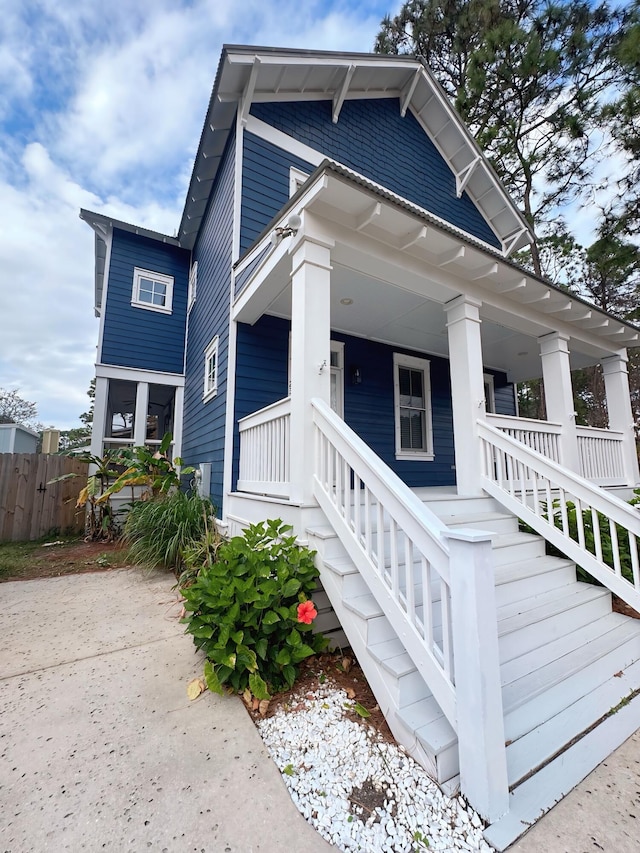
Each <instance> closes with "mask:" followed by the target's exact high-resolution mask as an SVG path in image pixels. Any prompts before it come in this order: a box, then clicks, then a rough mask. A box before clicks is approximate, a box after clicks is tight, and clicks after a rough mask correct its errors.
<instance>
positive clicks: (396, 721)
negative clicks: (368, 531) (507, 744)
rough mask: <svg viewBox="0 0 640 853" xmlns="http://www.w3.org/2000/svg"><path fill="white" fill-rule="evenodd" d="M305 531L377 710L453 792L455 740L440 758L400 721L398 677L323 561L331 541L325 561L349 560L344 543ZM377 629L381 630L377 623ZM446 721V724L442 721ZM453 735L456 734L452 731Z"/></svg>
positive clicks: (414, 755) (390, 634) (391, 634)
mask: <svg viewBox="0 0 640 853" xmlns="http://www.w3.org/2000/svg"><path fill="white" fill-rule="evenodd" d="M307 534H308V536H309V543H310V547H313V548H314V549H315V550H316V552H317V553H316V565H317V567H318V570H319V572H320V580H321V582H322V586H323V589H324V591H325V592H326V594H327V596H328V598H329V601H330V602H331V606H332V607H333V609H334V611H335V613H336V615H337V617H338V619H339V621H340V624H341V625H342V629H343V631H344V633H345V635H346V637H347V640H348V641H349V645H350V646H351V648H352V650H353V652H354V654H355V656H356V658H357V660H358V663H359V664H360V666H361V667H362V671H363V672H364V674H365V677H366V679H367V681H368V683H369V686H370V688H371V691H372V693H373V695H374V696H375V698H376V702H377V703H378V706H379V707H380V710H381V711H382V713H383V714H384V717H385V719H386V721H387V724H388V726H389V728H390V730H391V732H392V734H393V736H394V738H395V739H396V741H397V742H398V743H399V744H400V745H401V746H402V747H403V748H404V750H405V751H406V752H407V754H408V755H410V756H411V757H412V758H413V759H414V760H415V761H417V762H418V764H420V766H421V767H423V768H424V769H425V771H426V772H427V773H428V774H429V776H431V777H432V778H433V779H434V780H435V781H436V782H438V783H439V784H440V785H441V786H443V788H444V790H445V791H446V792H447V793H454V792H455V791H456V790H457V787H458V781H459V779H458V776H457V773H458V760H457V742H455V743H454V744H453V750H451V749H450V750H448V751H447V752H446V754H445V755H444V756H443V757H442V758H441V757H440V756H439V754H436V753H435V752H434V753H430V752H429V751H427V749H425V746H424V743H423V742H421V740H420V739H419V738H418V737H417V736H416V733H415V731H413V730H412V729H411V728H410V727H408V726H407V725H405V724H404V723H403V721H402V719H401V717H400V715H399V712H400V711H401V708H402V705H401V704H400V702H399V695H400V685H399V679H398V678H397V676H395V675H393V674H392V673H391V672H389V670H388V669H385V667H384V666H383V665H382V664H381V663H379V662H378V661H377V660H376V659H375V658H374V657H373V655H372V654H371V652H370V651H369V642H368V620H367V619H365V618H363V617H361V616H359V615H358V614H357V613H356V612H354V610H353V609H352V608H350V607H349V606H347V604H346V601H348V600H349V599H346V600H345V598H344V596H343V592H342V582H343V581H342V578H341V577H340V576H339V575H338V574H336V572H334V571H333V570H332V569H331V568H329V567H328V565H327V564H326V563H325V557H326V548H327V543H331V545H330V547H331V549H332V550H333V552H334V553H332V554H331V557H330V558H329V557H326V559H327V561H329V560H330V559H331V560H335V559H336V557H338V558H339V559H341V560H346V559H348V560H350V558H349V557H348V555H347V552H346V550H345V549H344V546H343V545H342V543H341V542H340V540H339V539H338V537H337V536H336V535H335V534H334V535H333V536H329V537H327V536H325V535H318V531H317V528H315V529H314V528H310V529H308V530H307ZM350 562H351V563H352V565H353V568H354V572H357V571H358V570H357V567H356V566H355V564H353V562H352V561H351V560H350ZM376 620H385V621H386V625H385V627H384V629H383V630H384V631H385V632H386V633H387V635H388V638H389V639H391V638H397V634H396V632H395V631H394V629H393V627H392V626H391V624H390V623H389V621H388V620H386V617H385V616H384V615H383V614H382V613H380V614H379V615H377V616H376ZM378 630H380V626H379V625H378ZM413 675H414V678H415V676H417V675H418V673H417V672H416V671H415V670H414V673H413ZM421 680H422V685H423V697H422V698H423V699H428V698H432V696H431V691H430V690H429V688H428V686H427V685H426V683H425V682H424V679H421ZM414 689H415V688H414ZM412 698H414V701H420V699H415V697H412ZM443 720H444V718H443ZM445 725H447V724H446V723H445ZM452 735H453V732H452ZM453 737H454V738H455V735H453ZM452 753H453V754H452Z"/></svg>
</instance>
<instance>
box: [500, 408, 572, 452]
mask: <svg viewBox="0 0 640 853" xmlns="http://www.w3.org/2000/svg"><path fill="white" fill-rule="evenodd" d="M486 417H487V423H490V424H491V425H492V426H494V427H495V428H496V429H499V430H500V432H503V433H504V434H505V435H510V436H511V438H514V439H515V440H516V441H519V442H520V443H521V444H524V445H525V446H526V447H530V448H531V450H535V451H536V452H537V453H540V454H542V456H546V458H547V459H552V460H553V461H554V462H558V463H559V462H560V435H561V433H562V427H561V426H560V424H554V423H551V421H538V420H535V419H534V418H516V417H511V416H509V415H493V414H487V416H486Z"/></svg>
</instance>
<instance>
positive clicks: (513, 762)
mask: <svg viewBox="0 0 640 853" xmlns="http://www.w3.org/2000/svg"><path fill="white" fill-rule="evenodd" d="M639 677H640V661H636V662H635V663H633V664H631V665H630V666H628V667H626V668H625V669H624V670H621V671H620V672H619V673H617V674H612V675H611V676H610V677H609V678H608V679H607V680H606V681H604V682H602V684H600V685H598V686H597V687H595V688H594V689H593V690H591V691H589V693H587V694H586V695H584V696H581V697H580V698H578V699H577V700H576V701H575V702H572V703H571V704H569V705H567V707H566V708H563V709H561V710H560V711H559V712H558V713H556V714H554V715H553V716H552V717H550V718H549V719H548V720H545V721H544V722H542V723H541V724H540V725H539V726H537V727H536V728H534V729H532V730H531V731H529V732H526V733H525V734H523V735H522V736H521V737H519V738H517V739H515V740H514V741H513V742H512V743H510V744H509V745H508V746H507V765H508V771H509V783H510V784H511V785H514V784H517V783H518V782H519V781H520V780H521V779H522V778H523V777H524V776H526V775H527V773H529V772H531V768H532V767H535V766H539V765H540V764H542V763H543V762H544V761H546V760H547V759H549V758H551V757H552V756H554V755H555V754H556V753H557V752H558V750H560V749H562V748H563V746H565V745H566V744H568V743H571V741H572V740H574V738H576V737H577V736H579V735H581V734H582V733H583V732H585V731H586V730H587V729H588V728H589V727H591V726H592V725H593V724H594V723H596V722H597V721H599V720H601V719H602V718H603V717H604V716H605V715H606V714H608V713H609V712H610V711H611V709H612V708H615V707H616V706H617V705H618V704H619V703H620V701H621V700H622V699H624V698H625V697H627V696H628V695H629V693H631V692H632V691H633V690H634V689H636V688H637V684H638V678H639Z"/></svg>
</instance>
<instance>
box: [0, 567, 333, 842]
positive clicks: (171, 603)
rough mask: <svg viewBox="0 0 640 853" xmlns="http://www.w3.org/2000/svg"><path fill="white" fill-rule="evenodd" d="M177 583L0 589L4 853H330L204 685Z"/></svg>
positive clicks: (115, 580)
mask: <svg viewBox="0 0 640 853" xmlns="http://www.w3.org/2000/svg"><path fill="white" fill-rule="evenodd" d="M171 586H172V582H171V578H170V577H169V576H168V575H167V574H155V575H152V576H145V575H143V574H141V573H140V572H138V571H129V570H120V571H112V572H101V573H97V574H85V575H76V576H74V577H63V578H52V579H47V580H36V581H24V582H19V583H5V584H0V636H1V637H2V648H1V649H0V851H3V853H40V852H41V851H56V853H58V851H63V850H69V851H74V853H75V851H122V850H132V851H144V850H151V851H154V853H155V851H157V853H174V852H175V853H186V851H197V853H231V851H233V853H250V852H251V853H252V852H253V851H266V853H275V851H282V850H292V849H295V850H297V851H309V853H316V851H317V853H322V851H328V850H330V849H334V848H331V847H330V845H328V844H327V843H326V842H325V841H323V840H322V838H321V837H320V836H319V835H318V834H317V833H316V832H315V831H314V830H313V829H312V828H311V827H310V826H309V825H308V824H307V823H306V822H305V821H304V819H303V818H302V817H301V815H300V814H299V813H298V811H297V809H296V808H295V807H294V805H293V803H292V802H291V800H290V798H289V794H288V793H287V790H286V788H285V786H284V784H283V782H282V780H281V777H280V774H279V772H278V771H277V769H276V767H275V765H274V764H273V763H272V762H271V760H270V759H269V757H268V755H267V753H266V750H265V749H264V747H263V745H262V741H261V739H260V736H259V735H258V733H257V731H256V729H255V727H254V725H253V723H252V722H251V720H250V719H249V717H248V715H247V714H246V712H245V710H244V707H243V706H242V703H241V702H240V700H239V699H237V698H235V697H225V698H221V697H218V696H214V695H212V694H210V693H205V694H204V695H203V696H202V697H201V698H200V699H198V700H196V701H195V702H189V701H188V699H187V695H186V686H187V683H188V682H189V681H190V680H191V678H193V677H195V676H197V675H200V674H201V673H202V662H201V659H200V657H198V656H196V655H195V654H194V647H193V644H192V642H191V639H190V638H189V637H186V636H185V635H184V633H183V631H184V626H182V625H180V624H179V622H178V617H179V609H180V608H179V605H178V604H177V600H176V594H175V591H172V589H171Z"/></svg>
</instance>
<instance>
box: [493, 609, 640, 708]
mask: <svg viewBox="0 0 640 853" xmlns="http://www.w3.org/2000/svg"><path fill="white" fill-rule="evenodd" d="M634 640H635V644H636V646H637V654H638V656H640V627H638V626H635V625H632V624H628V623H624V622H623V623H620V624H618V625H615V626H612V627H611V630H609V631H606V632H605V633H603V634H601V635H600V636H598V637H595V638H594V639H593V640H591V641H590V642H589V643H588V645H587V646H581V647H579V648H575V649H572V650H571V651H568V652H567V653H566V654H563V655H559V656H558V657H556V658H555V659H554V660H551V661H549V662H547V663H545V664H543V665H542V666H539V667H538V668H537V669H535V670H533V671H529V672H526V673H523V674H522V675H521V676H520V677H519V678H517V679H515V680H514V681H512V682H511V683H510V684H508V685H505V686H503V689H502V698H503V707H504V711H505V714H508V713H509V712H510V711H511V710H513V709H514V708H516V707H518V706H519V705H522V704H523V703H524V702H526V701H528V700H530V699H531V698H533V697H534V696H538V695H539V694H540V693H543V692H544V691H545V690H548V689H549V688H551V687H553V686H554V685H556V684H559V683H560V682H562V681H564V680H565V679H566V678H567V677H568V676H569V675H573V674H575V673H577V672H579V671H580V670H583V669H586V668H587V667H588V665H590V664H592V663H594V662H595V661H597V660H599V659H600V658H601V657H604V656H605V655H606V654H608V653H609V652H612V651H614V650H618V649H621V647H622V646H624V645H625V644H626V643H628V642H633V641H634ZM621 654H622V653H621ZM587 655H588V659H587Z"/></svg>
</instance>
